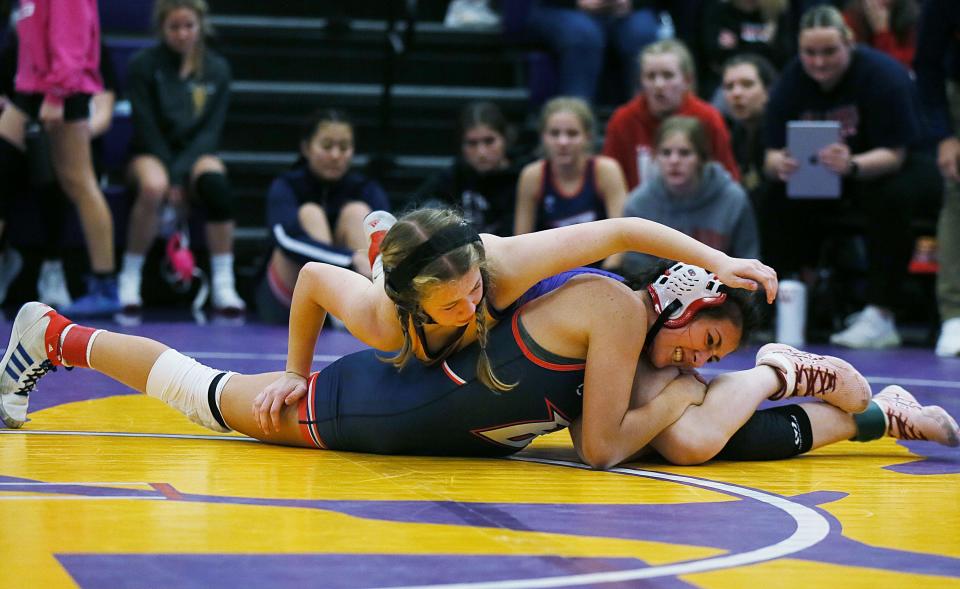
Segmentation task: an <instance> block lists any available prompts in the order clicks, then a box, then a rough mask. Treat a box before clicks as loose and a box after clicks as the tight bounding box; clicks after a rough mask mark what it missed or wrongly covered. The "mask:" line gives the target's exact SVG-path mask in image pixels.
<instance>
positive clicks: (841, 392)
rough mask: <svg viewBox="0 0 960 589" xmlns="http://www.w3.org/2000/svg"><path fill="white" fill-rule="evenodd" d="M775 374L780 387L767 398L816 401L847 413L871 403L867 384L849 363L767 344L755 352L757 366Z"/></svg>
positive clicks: (862, 408)
mask: <svg viewBox="0 0 960 589" xmlns="http://www.w3.org/2000/svg"><path fill="white" fill-rule="evenodd" d="M760 365H765V366H770V367H772V368H773V369H775V370H776V371H777V374H778V375H779V376H780V382H781V384H782V385H783V386H782V387H781V388H780V390H779V391H777V392H776V393H774V394H773V395H771V396H770V399H772V400H777V399H782V398H784V397H817V398H819V399H822V400H823V401H824V402H826V403H829V404H831V405H833V406H835V407H839V408H840V409H843V410H844V411H847V412H848V413H860V412H861V411H863V410H865V409H866V408H867V404H868V403H869V402H870V396H871V394H872V393H871V390H870V383H868V382H867V379H865V378H864V377H863V375H862V374H860V373H859V372H858V371H857V369H856V368H854V367H853V366H851V365H850V363H849V362H847V361H845V360H841V359H840V358H836V357H834V356H821V355H819V354H811V353H809V352H802V351H800V350H798V349H796V348H793V347H791V346H788V345H786V344H767V345H765V346H763V347H762V348H760V351H758V352H757V366H760Z"/></svg>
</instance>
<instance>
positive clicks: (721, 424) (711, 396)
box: [651, 366, 780, 464]
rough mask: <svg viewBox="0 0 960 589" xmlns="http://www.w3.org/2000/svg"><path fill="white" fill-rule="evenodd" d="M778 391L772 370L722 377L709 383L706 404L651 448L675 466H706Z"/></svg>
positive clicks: (690, 410)
mask: <svg viewBox="0 0 960 589" xmlns="http://www.w3.org/2000/svg"><path fill="white" fill-rule="evenodd" d="M779 388H780V380H779V377H778V376H777V373H776V371H775V370H774V369H773V368H770V367H769V366H757V367H755V368H751V369H750V370H744V371H740V372H728V373H725V374H721V375H719V376H717V377H716V378H714V379H713V380H712V381H711V382H710V384H709V386H708V387H707V395H706V398H705V399H704V401H703V404H702V405H697V406H691V407H689V408H687V410H686V411H685V412H684V413H683V415H682V416H681V417H680V419H678V420H677V421H676V422H675V423H674V424H673V425H671V426H670V427H668V428H667V429H665V430H664V431H663V432H661V433H660V434H659V435H658V436H657V437H656V438H654V440H653V442H652V443H651V444H652V446H653V447H654V448H655V449H656V450H657V451H658V452H659V453H660V454H661V455H662V456H663V457H664V458H666V459H667V460H669V461H670V462H672V463H674V464H701V463H703V462H706V461H707V460H710V459H711V458H713V457H714V456H716V454H717V453H718V452H720V450H722V449H723V447H724V446H725V445H726V443H727V441H728V440H729V439H730V437H731V436H732V435H733V434H734V433H736V431H737V430H738V429H740V428H741V427H742V426H743V424H744V423H746V422H747V420H748V419H749V418H750V416H751V415H753V413H754V412H755V411H756V410H757V407H759V406H760V403H762V402H763V401H764V400H765V399H766V398H767V397H769V396H770V395H772V394H774V393H776V392H777V390H779Z"/></svg>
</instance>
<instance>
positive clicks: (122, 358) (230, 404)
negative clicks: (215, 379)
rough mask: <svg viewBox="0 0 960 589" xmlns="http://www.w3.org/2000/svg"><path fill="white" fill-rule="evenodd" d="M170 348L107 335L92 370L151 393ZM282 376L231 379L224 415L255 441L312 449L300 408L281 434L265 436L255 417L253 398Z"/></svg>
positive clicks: (287, 415)
mask: <svg viewBox="0 0 960 589" xmlns="http://www.w3.org/2000/svg"><path fill="white" fill-rule="evenodd" d="M169 349H170V348H169V347H168V346H166V345H164V344H162V343H160V342H158V341H154V340H151V339H147V338H144V337H139V336H133V335H125V334H120V333H113V332H109V331H105V332H103V333H101V334H99V336H98V337H97V338H96V339H95V340H94V342H93V348H92V349H91V351H90V367H91V368H93V369H94V370H96V371H97V372H101V373H103V374H105V375H107V376H109V377H110V378H112V379H114V380H116V381H119V382H121V383H123V384H125V385H127V386H129V387H130V388H132V389H136V390H138V391H140V392H141V393H145V392H146V390H147V378H148V377H149V376H150V371H151V370H152V369H153V366H154V364H156V362H157V359H158V358H159V357H160V355H161V354H163V353H164V352H166V351H167V350H169ZM281 374H282V373H279V372H268V373H262V374H254V375H244V374H236V375H234V376H232V377H231V378H230V380H229V381H228V382H227V385H226V387H224V389H223V393H222V395H221V397H220V412H221V414H222V415H223V419H224V421H226V422H227V424H228V425H229V426H230V427H231V428H232V429H234V430H236V431H238V432H240V433H242V434H245V435H248V436H250V437H252V438H256V439H258V440H262V441H264V442H269V443H271V444H281V445H285V446H305V447H306V446H309V444H307V443H306V442H305V441H304V440H303V438H302V436H301V434H300V426H299V424H298V416H297V407H296V406H291V407H284V408H283V410H282V412H281V415H280V431H278V432H270V433H264V432H263V431H261V430H260V428H259V426H258V425H257V422H256V420H255V419H254V415H253V398H254V397H256V396H257V394H259V393H260V391H262V390H263V389H264V388H265V387H266V386H267V385H268V384H270V383H272V382H273V381H275V380H276V379H277V378H278V377H279V376H280V375H281Z"/></svg>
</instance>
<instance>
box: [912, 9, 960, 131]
mask: <svg viewBox="0 0 960 589" xmlns="http://www.w3.org/2000/svg"><path fill="white" fill-rule="evenodd" d="M954 1H955V0H927V1H926V2H925V3H924V6H923V12H922V14H921V17H920V26H919V29H918V33H917V51H916V56H915V57H914V61H913V69H914V71H915V72H916V74H917V89H918V90H919V91H920V103H921V104H922V105H923V109H924V111H925V113H926V117H927V121H928V123H929V124H930V131H931V134H932V136H933V138H934V139H935V140H937V141H940V140H943V139H946V138H947V137H949V136H950V135H952V134H953V132H954V129H953V121H952V120H951V118H950V108H949V106H948V104H947V89H946V80H947V65H946V61H945V60H946V56H947V54H948V53H949V46H950V44H951V43H953V42H954V41H953V35H952V33H953V28H954V27H955V26H956V22H955V19H952V18H950V15H949V14H947V12H948V10H947V8H948V5H949V4H950V3H951V2H954Z"/></svg>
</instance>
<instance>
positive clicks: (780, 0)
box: [699, 0, 796, 100]
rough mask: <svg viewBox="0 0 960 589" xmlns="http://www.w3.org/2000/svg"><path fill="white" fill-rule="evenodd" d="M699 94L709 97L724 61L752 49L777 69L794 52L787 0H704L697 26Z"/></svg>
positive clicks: (752, 51)
mask: <svg viewBox="0 0 960 589" xmlns="http://www.w3.org/2000/svg"><path fill="white" fill-rule="evenodd" d="M700 35H701V41H700V45H701V48H702V50H703V58H704V63H703V64H701V65H702V67H701V72H702V73H701V77H700V81H701V87H700V88H699V92H700V95H701V96H703V97H704V98H706V99H708V100H709V99H710V98H711V97H712V96H713V95H714V92H715V91H716V90H717V88H718V86H719V85H720V83H721V76H722V73H723V64H724V63H725V62H726V61H727V60H728V59H730V58H731V57H733V56H734V55H736V54H742V53H754V54H756V55H760V56H762V57H764V58H766V59H767V60H768V61H769V62H770V63H772V64H773V65H774V67H776V68H777V69H780V68H781V67H783V66H784V64H786V63H787V61H789V60H790V58H791V57H793V55H794V54H795V53H796V47H795V43H796V34H795V33H794V30H793V27H791V26H790V14H789V12H788V10H787V0H707V2H706V6H705V7H704V12H703V23H702V25H701V28H700Z"/></svg>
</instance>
